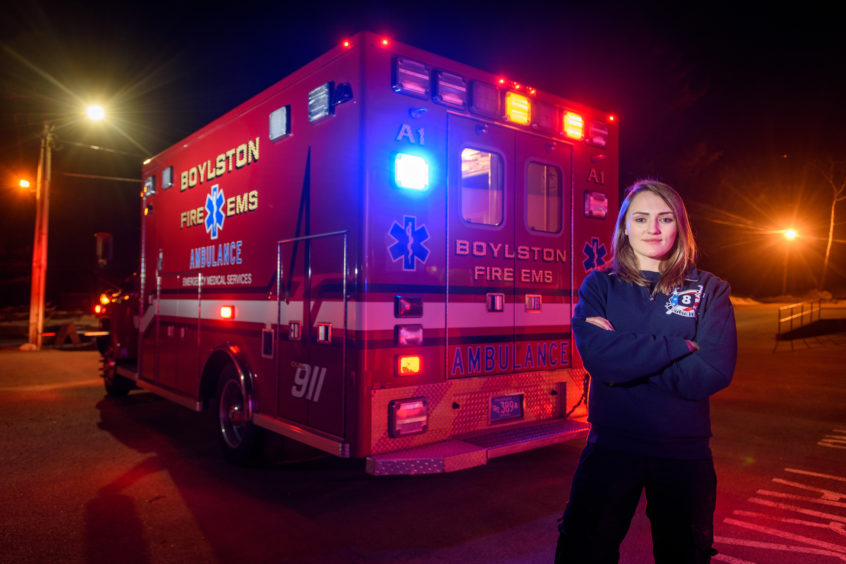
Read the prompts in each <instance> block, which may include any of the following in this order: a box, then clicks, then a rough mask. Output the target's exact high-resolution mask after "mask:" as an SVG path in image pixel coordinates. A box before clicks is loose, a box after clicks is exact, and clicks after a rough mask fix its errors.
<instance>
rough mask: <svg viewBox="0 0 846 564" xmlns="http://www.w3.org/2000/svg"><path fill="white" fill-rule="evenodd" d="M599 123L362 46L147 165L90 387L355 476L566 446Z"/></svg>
mask: <svg viewBox="0 0 846 564" xmlns="http://www.w3.org/2000/svg"><path fill="white" fill-rule="evenodd" d="M618 139H619V135H618V130H617V125H616V123H615V122H614V121H613V117H610V116H608V115H607V114H605V113H602V112H599V111H597V110H595V109H592V108H589V107H587V106H584V105H581V104H577V103H574V102H571V101H568V100H564V99H561V98H558V97H555V96H552V95H549V94H545V93H543V92H538V91H535V90H533V89H531V88H527V87H525V86H520V85H517V84H515V83H513V82H508V81H503V80H500V79H498V78H497V77H495V76H493V75H491V74H489V73H486V72H482V71H480V70H477V69H474V68H471V67H468V66H465V65H462V64H459V63H455V62H453V61H451V60H448V59H445V58H442V57H439V56H435V55H432V54H430V53H427V52H424V51H421V50H418V49H415V48H412V47H409V46H406V45H402V44H399V43H396V42H387V41H384V40H382V39H381V38H379V37H377V36H375V35H373V34H369V33H361V34H359V35H357V36H355V37H354V38H352V39H351V40H350V41H349V42H345V44H344V45H341V46H339V47H337V48H336V49H333V50H332V51H330V52H328V53H326V54H325V55H323V56H321V57H320V58H318V59H317V60H315V61H314V62H312V63H310V64H308V65H307V66H305V67H304V68H302V69H300V70H299V71H297V72H295V73H293V74H292V75H291V76H289V77H287V78H285V79H283V80H282V81H280V82H279V83H277V84H275V85H274V86H272V87H270V88H268V89H267V90H265V91H264V92H262V93H260V94H258V95H257V96H255V97H253V98H252V99H250V100H248V101H247V102H245V103H244V104H242V105H240V106H238V107H237V108H235V109H234V110H232V111H230V112H229V113H227V114H226V115H224V116H222V117H221V118H219V119H217V120H215V121H214V122H212V123H210V124H209V125H207V126H206V127H204V128H203V129H201V130H199V131H197V132H196V133H194V134H192V135H191V136H189V137H187V138H186V139H184V140H183V141H181V142H179V143H178V144H176V145H174V146H173V147H171V148H169V149H167V150H166V151H164V152H162V153H161V154H159V155H157V156H156V157H154V158H152V159H150V160H149V161H148V162H146V163H145V165H144V168H143V177H144V188H143V220H142V225H143V227H142V242H141V265H140V271H139V280H138V287H137V288H136V289H135V290H134V292H133V294H132V297H133V299H130V300H128V299H123V300H117V301H116V302H115V303H114V304H113V307H112V308H111V313H110V314H109V316H108V317H107V318H106V319H105V320H104V322H105V325H106V326H107V327H108V328H109V329H110V330H111V337H110V338H109V339H108V341H107V343H106V346H104V347H103V351H104V362H103V365H104V377H105V379H106V385H107V389H108V390H109V391H110V393H113V394H121V393H125V392H126V391H128V389H129V388H130V387H133V386H139V387H142V388H145V389H148V390H151V391H153V392H155V393H157V394H160V395H161V396H164V397H166V398H168V399H171V400H173V401H176V402H178V403H180V404H183V405H185V406H188V407H190V408H192V409H195V410H197V411H200V410H202V409H204V407H206V406H208V405H210V406H212V408H213V409H214V410H215V412H216V413H217V415H218V420H219V423H220V425H219V428H220V439H221V443H222V445H223V448H224V452H225V454H226V455H227V456H228V457H229V458H231V459H233V460H236V461H242V460H246V459H248V458H250V457H251V456H253V455H254V454H255V451H256V448H257V447H258V444H259V437H260V433H261V432H263V431H265V430H269V431H272V432H275V433H279V434H282V435H284V436H286V437H289V438H293V439H296V440H298V441H301V442H303V443H306V444H309V445H311V446H313V447H316V448H318V449H322V450H324V451H326V452H329V453H332V454H334V455H337V456H341V457H366V458H367V470H368V472H371V473H373V474H412V473H429V472H446V471H453V470H458V469H462V468H467V467H471V466H476V465H480V464H485V463H486V461H487V460H488V459H489V458H492V457H496V456H501V455H504V454H509V453H513V452H519V451H523V450H527V449H529V448H536V447H540V446H545V445H549V444H553V443H556V442H560V441H563V440H566V439H569V438H573V437H575V436H583V435H584V433H585V431H586V429H587V424H586V423H585V422H584V415H585V413H586V410H585V397H584V396H585V393H586V374H585V371H584V369H583V368H582V366H581V363H580V359H579V358H578V355H577V354H576V351H575V348H574V346H573V341H572V336H571V330H570V329H571V328H570V316H571V311H572V305H573V303H574V299H575V291H576V289H577V288H578V287H579V285H580V283H581V281H582V279H583V278H584V276H585V274H586V273H587V272H588V271H589V270H590V269H592V268H595V267H598V266H602V265H603V264H604V263H605V261H606V260H608V249H609V246H610V234H611V232H612V229H613V221H614V216H615V213H614V210H615V209H616V207H617V205H618V201H617V198H618V195H617V184H618V178H617V177H618V172H617V161H618V157H617V153H618Z"/></svg>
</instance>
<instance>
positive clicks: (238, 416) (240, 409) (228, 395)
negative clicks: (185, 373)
mask: <svg viewBox="0 0 846 564" xmlns="http://www.w3.org/2000/svg"><path fill="white" fill-rule="evenodd" d="M216 403H217V410H216V412H217V413H216V415H217V417H216V420H217V431H218V433H217V434H218V438H219V439H220V446H221V449H222V450H223V456H224V458H226V460H228V461H229V462H231V463H233V464H238V465H253V464H255V463H257V462H258V461H259V459H260V454H261V451H262V433H261V429H260V428H258V427H256V426H255V425H254V424H253V422H252V421H250V420H249V419H248V418H247V410H246V398H244V394H243V391H242V389H241V382H240V381H239V379H238V373H237V371H236V370H235V367H234V366H233V365H231V364H227V365H226V366H225V367H224V368H223V370H222V371H221V373H220V377H219V378H218V380H217V402H216Z"/></svg>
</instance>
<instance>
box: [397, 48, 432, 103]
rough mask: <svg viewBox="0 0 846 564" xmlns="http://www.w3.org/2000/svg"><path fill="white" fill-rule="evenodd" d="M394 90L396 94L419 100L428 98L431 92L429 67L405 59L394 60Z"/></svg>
mask: <svg viewBox="0 0 846 564" xmlns="http://www.w3.org/2000/svg"><path fill="white" fill-rule="evenodd" d="M393 88H394V91H395V92H400V93H402V94H408V95H409V96H415V97H417V98H428V97H429V92H430V91H431V80H430V78H429V67H428V66H427V65H424V64H423V63H418V62H417V61H412V60H411V59H406V58H404V57H397V58H396V59H394V76H393Z"/></svg>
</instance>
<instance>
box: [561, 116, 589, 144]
mask: <svg viewBox="0 0 846 564" xmlns="http://www.w3.org/2000/svg"><path fill="white" fill-rule="evenodd" d="M563 125H564V135H566V136H567V137H570V138H571V139H582V138H583V137H584V136H585V120H584V119H583V118H582V116H580V115H579V114H576V113H573V112H566V113H565V114H564V123H563Z"/></svg>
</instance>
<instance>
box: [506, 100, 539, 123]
mask: <svg viewBox="0 0 846 564" xmlns="http://www.w3.org/2000/svg"><path fill="white" fill-rule="evenodd" d="M531 115H532V104H531V102H529V99H528V98H527V97H526V96H523V95H522V94H518V93H517V92H506V93H505V119H507V120H508V121H513V122H514V123H520V124H523V125H528V123H529V119H530V117H531Z"/></svg>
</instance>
